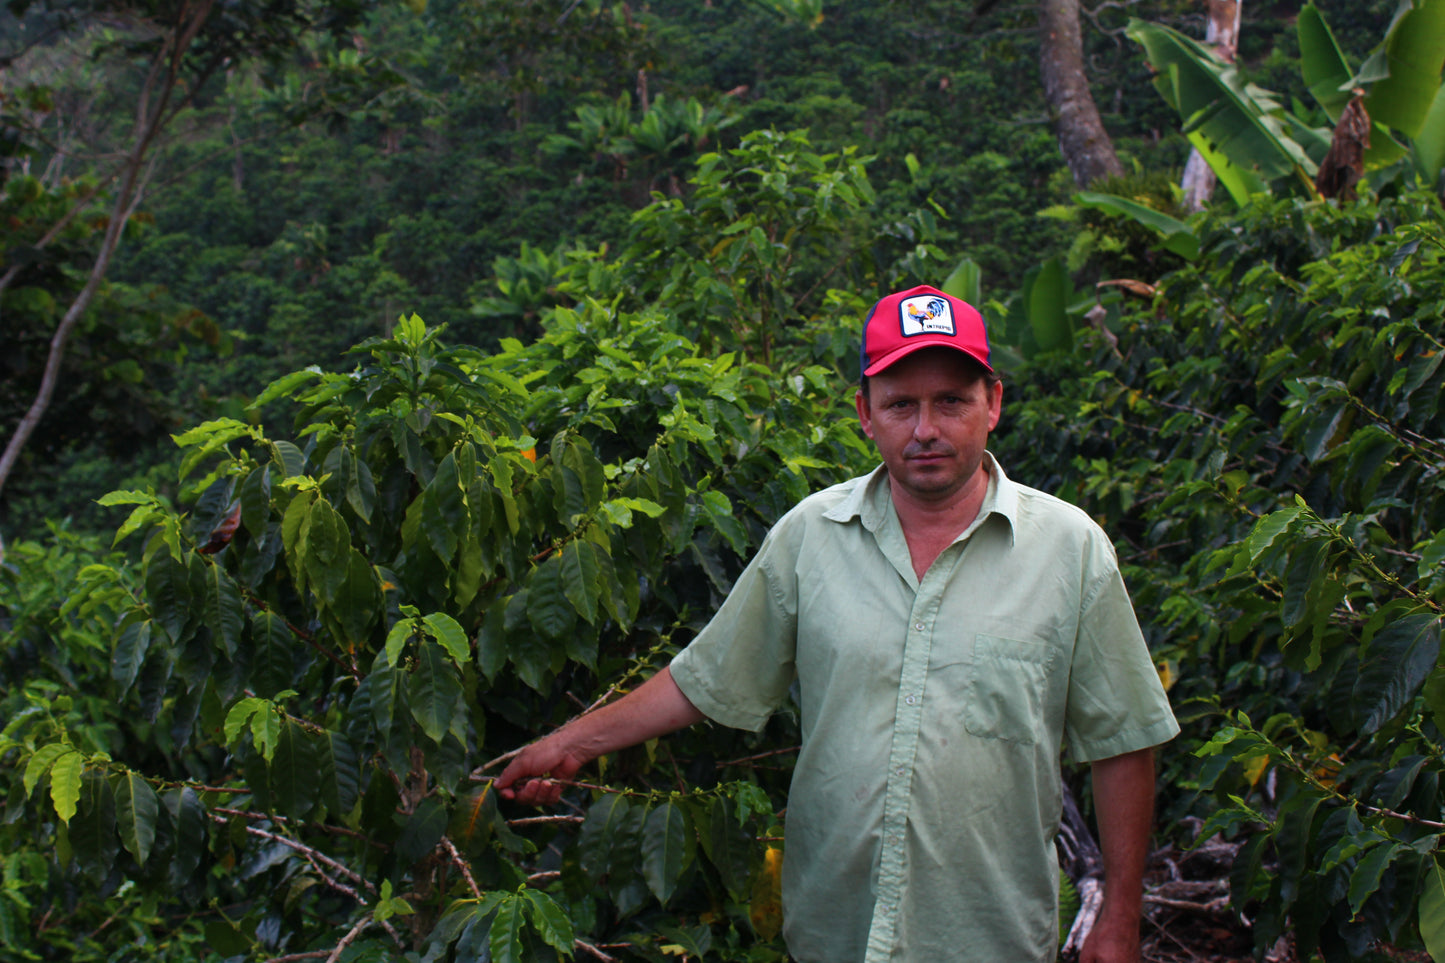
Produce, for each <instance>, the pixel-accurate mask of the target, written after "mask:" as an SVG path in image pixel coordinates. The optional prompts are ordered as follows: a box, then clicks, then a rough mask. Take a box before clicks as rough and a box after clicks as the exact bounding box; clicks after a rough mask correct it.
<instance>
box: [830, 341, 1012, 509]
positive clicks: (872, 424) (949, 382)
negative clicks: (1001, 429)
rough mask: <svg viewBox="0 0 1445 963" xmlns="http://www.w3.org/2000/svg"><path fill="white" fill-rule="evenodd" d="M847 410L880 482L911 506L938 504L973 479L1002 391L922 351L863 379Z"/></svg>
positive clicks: (958, 361) (959, 358)
mask: <svg viewBox="0 0 1445 963" xmlns="http://www.w3.org/2000/svg"><path fill="white" fill-rule="evenodd" d="M868 386H869V397H867V398H864V397H863V393H862V392H861V391H860V392H859V393H858V396H857V398H856V399H855V402H856V404H857V406H858V418H859V420H860V421H861V422H862V424H863V431H864V433H865V434H867V435H868V437H869V438H872V439H873V443H874V444H875V445H877V446H878V454H879V455H880V456H881V457H882V459H883V464H884V465H886V466H887V467H888V475H889V477H890V479H891V480H892V483H893V484H894V485H895V486H898V487H900V488H901V489H902V493H903V494H906V495H908V496H911V497H913V498H915V499H917V500H918V501H921V502H928V503H938V502H946V501H948V500H949V499H951V498H953V497H954V496H956V495H958V494H959V493H960V492H962V491H963V490H964V489H965V488H967V487H968V486H969V485H970V483H971V482H975V481H977V480H978V479H979V477H980V476H979V470H980V467H981V465H982V463H983V452H984V448H985V446H986V445H987V444H988V433H989V432H990V431H992V430H993V428H994V426H995V425H997V424H998V417H999V411H1000V408H1001V405H1002V403H1003V385H1002V384H999V383H998V382H994V383H993V384H989V383H988V382H987V381H986V380H985V379H984V378H983V376H982V373H981V372H980V371H979V370H978V368H977V366H976V365H974V364H973V363H972V362H970V361H969V360H968V359H967V358H966V357H964V356H963V355H962V354H960V353H959V352H957V351H954V350H952V349H949V348H925V349H923V350H922V351H917V352H914V353H913V354H911V355H909V356H908V357H906V358H904V359H903V360H902V361H899V362H897V363H896V364H894V365H892V366H891V367H889V368H887V369H886V370H884V371H882V372H880V373H879V374H876V375H874V376H873V377H872V378H870V379H869V385H868Z"/></svg>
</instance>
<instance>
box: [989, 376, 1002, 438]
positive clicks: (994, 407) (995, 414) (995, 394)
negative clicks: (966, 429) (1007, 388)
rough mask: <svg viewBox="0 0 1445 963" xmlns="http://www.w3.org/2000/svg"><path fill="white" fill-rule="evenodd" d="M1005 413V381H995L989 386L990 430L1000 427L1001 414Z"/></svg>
mask: <svg viewBox="0 0 1445 963" xmlns="http://www.w3.org/2000/svg"><path fill="white" fill-rule="evenodd" d="M1001 414H1003V382H1002V381H995V382H994V383H993V384H991V385H989V386H988V430H989V431H993V430H994V429H995V428H997V427H998V420H999V416H1000V415H1001Z"/></svg>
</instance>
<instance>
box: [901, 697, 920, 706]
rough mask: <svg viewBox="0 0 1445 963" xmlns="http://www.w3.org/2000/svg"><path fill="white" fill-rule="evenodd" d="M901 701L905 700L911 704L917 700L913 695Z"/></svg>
mask: <svg viewBox="0 0 1445 963" xmlns="http://www.w3.org/2000/svg"><path fill="white" fill-rule="evenodd" d="M903 701H904V702H906V703H908V704H909V705H913V703H915V702H917V701H918V700H917V699H915V698H914V697H913V696H909V697H908V698H906V699H904V700H903Z"/></svg>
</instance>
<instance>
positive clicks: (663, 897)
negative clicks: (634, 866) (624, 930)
mask: <svg viewBox="0 0 1445 963" xmlns="http://www.w3.org/2000/svg"><path fill="white" fill-rule="evenodd" d="M692 850H693V838H692V833H691V831H690V829H689V827H688V824H687V817H686V815H685V814H684V813H683V811H682V809H681V807H679V806H677V805H675V804H673V803H672V802H670V801H669V802H664V803H662V804H661V805H659V806H657V807H656V808H654V809H653V810H652V812H650V813H648V814H647V820H646V822H645V823H644V825H643V834H642V875H643V878H644V879H646V880H647V888H648V889H650V890H652V895H653V896H656V897H657V900H658V902H660V903H662V904H664V905H666V903H667V901H668V899H670V898H671V897H672V894H673V891H674V890H675V889H676V888H677V883H678V880H679V879H681V877H682V873H683V870H685V869H686V868H687V867H688V865H689V864H691V862H692V858H693V852H692Z"/></svg>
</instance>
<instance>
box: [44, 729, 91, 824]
mask: <svg viewBox="0 0 1445 963" xmlns="http://www.w3.org/2000/svg"><path fill="white" fill-rule="evenodd" d="M67 748H69V747H67ZM84 769H85V758H84V757H83V756H82V755H81V754H80V753H79V752H77V751H76V750H74V749H70V751H69V752H62V753H61V754H60V755H58V756H56V757H55V762H54V763H53V764H52V765H51V767H50V800H51V802H53V803H54V804H55V814H56V815H57V816H59V817H60V821H61V822H63V823H66V824H69V822H70V820H71V817H73V816H74V815H75V809H76V807H77V806H78V805H79V803H80V781H81V774H82V772H83V771H84Z"/></svg>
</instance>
